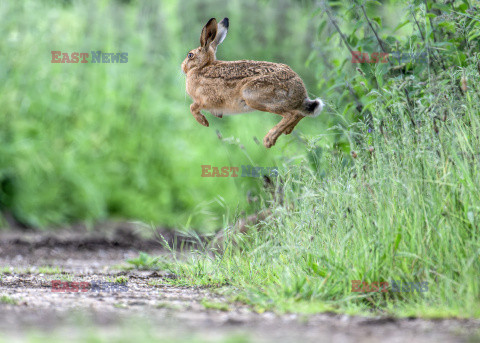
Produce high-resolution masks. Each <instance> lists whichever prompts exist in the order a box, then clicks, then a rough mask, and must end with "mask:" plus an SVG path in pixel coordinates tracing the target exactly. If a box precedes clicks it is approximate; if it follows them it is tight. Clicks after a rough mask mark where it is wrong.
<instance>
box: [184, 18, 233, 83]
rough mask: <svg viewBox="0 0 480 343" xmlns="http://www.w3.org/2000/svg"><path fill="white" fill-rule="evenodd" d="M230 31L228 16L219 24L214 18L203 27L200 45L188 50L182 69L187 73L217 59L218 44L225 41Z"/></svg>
mask: <svg viewBox="0 0 480 343" xmlns="http://www.w3.org/2000/svg"><path fill="white" fill-rule="evenodd" d="M227 31H228V18H223V20H222V21H221V22H220V23H219V24H217V20H216V19H215V18H212V19H210V20H209V21H208V23H207V24H206V25H205V26H204V27H203V29H202V33H201V35H200V47H198V48H196V49H194V50H191V51H189V52H188V54H187V57H186V58H185V60H184V61H183V63H182V70H183V72H184V73H185V74H186V73H188V71H189V70H192V69H193V68H202V67H205V66H206V65H208V64H210V63H212V62H213V61H215V53H216V52H217V46H218V45H219V44H220V43H222V42H223V40H224V39H225V37H226V35H227Z"/></svg>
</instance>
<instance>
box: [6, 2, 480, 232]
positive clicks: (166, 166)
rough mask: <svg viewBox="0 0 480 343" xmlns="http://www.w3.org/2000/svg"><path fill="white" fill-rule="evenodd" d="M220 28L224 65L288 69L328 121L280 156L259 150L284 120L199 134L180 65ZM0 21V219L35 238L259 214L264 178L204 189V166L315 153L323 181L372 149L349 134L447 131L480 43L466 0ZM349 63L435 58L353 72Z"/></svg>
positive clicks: (224, 124) (60, 13)
mask: <svg viewBox="0 0 480 343" xmlns="http://www.w3.org/2000/svg"><path fill="white" fill-rule="evenodd" d="M210 17H217V19H221V18H223V17H229V18H230V23H231V25H230V30H229V33H228V36H227V39H226V40H225V41H224V43H223V44H222V45H221V46H220V47H219V50H218V53H217V57H218V58H219V59H225V60H235V59H256V60H270V61H274V62H282V63H287V64H289V65H290V66H292V68H293V69H294V70H296V71H297V72H298V73H299V75H300V76H301V77H302V78H303V79H304V80H305V83H306V86H307V89H308V90H309V93H310V95H311V97H316V96H320V97H322V98H324V99H325V100H326V102H327V104H328V106H327V110H326V111H325V112H324V114H323V115H322V116H320V117H319V118H316V119H311V118H306V119H304V120H302V121H301V122H300V124H299V126H298V127H297V129H296V131H295V132H294V133H293V134H292V135H291V136H282V137H281V138H280V139H279V142H278V143H277V145H276V146H275V147H274V148H272V149H270V150H266V149H265V148H264V147H263V146H262V145H260V144H258V143H257V142H258V141H261V140H262V138H263V136H264V135H265V134H266V133H267V132H268V130H269V129H270V128H271V127H272V126H273V125H275V123H277V122H278V121H279V117H278V116H276V115H270V114H266V113H259V112H255V113H251V114H245V115H242V116H232V117H225V118H223V119H218V118H214V117H212V116H210V115H209V116H208V118H209V121H210V123H211V126H210V127H209V128H208V129H207V128H204V127H202V126H200V125H199V124H198V123H197V122H196V121H195V120H194V119H193V118H192V116H191V114H190V112H189V105H190V103H191V100H190V99H189V98H188V96H187V94H186V92H185V87H184V76H183V74H182V73H181V71H180V63H181V62H182V60H183V59H184V57H185V55H186V53H187V52H188V51H189V50H190V49H192V48H195V47H197V46H198V39H199V34H200V30H201V28H202V26H203V25H204V24H205V22H206V21H207V20H208V19H209V18H210ZM0 18H1V19H2V20H1V21H0V34H1V35H2V37H4V39H3V40H2V42H1V43H0V80H2V82H1V83H0V87H1V89H0V109H1V115H0V210H1V211H2V213H4V214H5V213H8V214H11V215H13V217H14V218H16V220H17V221H18V222H20V223H23V224H26V225H30V226H35V227H51V226H55V225H62V224H65V223H71V222H78V221H85V222H87V223H91V222H94V221H96V220H99V219H105V218H110V217H118V218H125V219H136V220H141V221H144V222H147V223H153V224H156V225H166V226H170V227H187V228H196V229H199V230H211V229H214V228H219V227H221V226H226V223H227V222H229V221H231V220H232V219H233V218H235V216H237V215H238V214H239V213H240V212H242V211H247V212H252V211H255V210H256V209H257V208H259V207H261V206H263V205H264V202H263V201H261V200H260V201H257V202H256V203H250V201H249V199H255V198H260V199H266V198H267V195H265V194H262V190H261V180H259V179H258V180H257V179H253V178H202V177H200V175H201V165H212V166H218V167H222V166H241V165H245V164H250V165H255V166H263V167H271V166H279V167H280V169H282V170H285V171H287V170H289V167H290V166H291V165H294V164H301V163H302V161H303V157H304V156H306V157H307V159H306V160H307V161H308V163H309V164H310V166H311V167H313V168H312V170H313V173H314V174H316V175H318V176H320V177H323V176H325V175H327V174H328V173H329V169H330V164H329V163H330V162H329V160H328V159H327V158H325V156H328V155H330V154H334V155H345V154H349V152H350V150H351V149H353V148H354V147H355V146H358V145H362V144H363V145H364V144H372V138H371V137H369V136H368V135H366V136H364V135H363V133H361V132H359V131H358V130H357V127H356V126H355V123H358V122H363V123H365V124H366V125H367V127H368V131H369V132H367V133H372V131H373V130H376V131H378V130H379V131H380V132H384V131H385V127H386V125H387V123H388V125H389V127H390V128H393V129H395V130H404V129H405V128H404V127H403V126H402V125H403V124H402V123H403V121H401V120H400V116H401V115H407V116H408V118H409V122H410V124H411V126H412V127H411V128H409V129H410V130H415V129H418V127H419V126H420V125H426V124H427V125H432V126H433V127H434V128H435V127H436V128H437V129H438V124H437V122H438V120H443V119H442V118H444V117H445V113H446V111H448V110H452V109H453V110H457V109H455V108H453V107H452V106H451V103H450V104H449V97H455V98H457V99H462V97H463V96H464V93H465V91H463V90H462V87H463V84H462V83H465V87H467V85H466V81H465V75H464V72H463V68H465V67H467V66H468V65H469V64H471V63H472V61H475V58H476V56H477V55H476V54H477V53H478V46H479V44H480V20H479V17H478V8H477V7H474V3H473V2H472V1H467V0H457V1H448V2H446V3H445V4H444V3H443V2H440V1H437V0H426V1H418V0H414V1H408V2H404V1H393V0H390V1H383V2H378V1H346V0H345V1H307V0H305V1H298V0H297V1H294V0H279V1H254V0H244V1H240V0H235V1H229V2H225V1H219V0H212V1H205V0H192V1H180V0H178V1H174V0H171V1H162V2H158V1H153V0H148V1H139V0H130V1H127V0H124V1H119V0H117V1H114V0H112V1H106V0H102V1H76V0H70V1H66V0H64V1H44V0H42V1H33V0H26V1H22V2H17V1H13V0H11V1H4V2H2V3H1V4H0ZM52 50H57V51H62V52H74V51H76V52H88V53H91V51H98V50H101V51H103V52H114V53H115V52H128V63H125V64H92V63H88V64H81V63H79V64H53V63H51V51H52ZM352 51H360V52H367V53H368V54H371V53H381V52H385V53H390V54H392V53H407V54H420V53H424V54H426V56H427V61H426V63H420V62H418V61H416V60H414V59H412V60H409V61H404V62H401V63H398V62H396V61H393V60H390V61H389V62H388V63H363V64H354V63H351V62H352V55H351V52H352ZM462 80H463V81H462ZM451 83H453V84H455V85H457V86H456V87H453V88H452V87H447V85H450V84H451ZM427 84H428V85H429V86H430V87H429V88H428V89H430V91H429V92H427V91H426V89H427V87H426V85H427ZM468 87H476V86H475V85H469V86H468ZM432 89H434V90H435V91H432ZM477 91H478V90H477ZM379 106H380V107H379ZM458 106H459V107H461V105H458ZM379 108H381V109H382V111H379ZM398 111H400V112H398ZM375 112H377V113H382V115H381V116H379V115H375ZM342 165H343V167H348V166H350V165H351V161H349V160H348V159H343V160H342ZM255 195H260V197H256V196H255Z"/></svg>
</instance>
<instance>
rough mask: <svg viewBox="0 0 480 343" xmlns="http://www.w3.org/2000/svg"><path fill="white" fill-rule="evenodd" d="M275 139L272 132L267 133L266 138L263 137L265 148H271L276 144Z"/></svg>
mask: <svg viewBox="0 0 480 343" xmlns="http://www.w3.org/2000/svg"><path fill="white" fill-rule="evenodd" d="M275 141H276V139H273V138H272V137H271V136H270V134H267V135H266V136H265V138H263V145H264V146H265V148H267V149H269V148H271V147H272V146H274V145H275Z"/></svg>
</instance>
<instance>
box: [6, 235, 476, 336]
mask: <svg viewBox="0 0 480 343" xmlns="http://www.w3.org/2000/svg"><path fill="white" fill-rule="evenodd" d="M113 232H114V233H113V234H110V235H108V234H106V233H97V234H96V235H92V234H87V233H85V232H80V233H78V232H77V233H72V232H62V233H58V234H55V235H52V233H48V234H41V233H27V234H26V233H19V232H13V233H12V232H3V233H0V267H2V269H3V272H2V275H1V282H0V296H3V297H2V303H0V331H1V332H3V333H4V337H9V339H10V338H17V339H20V340H23V339H25V337H27V333H28V332H31V331H32V330H33V331H35V332H40V333H44V334H45V333H46V332H51V331H53V332H56V334H57V335H58V336H59V337H64V336H67V337H68V339H69V342H72V341H74V339H75V338H78V340H79V341H81V340H82V337H83V336H82V335H84V334H85V327H89V328H93V329H94V330H95V332H97V334H98V335H101V336H103V335H106V336H107V337H115V335H116V334H117V335H118V334H119V333H121V332H123V331H122V329H125V328H129V330H130V331H131V330H137V331H139V332H141V333H142V334H145V332H148V333H149V335H150V336H148V337H163V338H164V339H166V338H168V337H170V338H169V339H167V340H166V341H170V340H171V341H177V342H178V341H181V342H183V341H185V342H187V341H190V338H192V337H197V338H198V337H201V338H203V340H201V341H211V340H213V341H219V342H223V341H225V340H227V341H228V340H229V339H231V338H232V337H236V338H235V339H237V338H238V340H237V341H240V342H249V341H254V342H295V341H302V342H322V341H325V342H407V341H408V342H410V343H413V342H474V341H479V339H480V336H479V335H478V328H480V322H479V321H477V320H437V321H428V320H418V319H412V320H407V319H405V320H395V319H391V318H361V317H352V316H346V315H333V314H320V315H314V316H311V317H308V318H307V317H304V316H299V315H293V314H290V315H283V316H278V315H275V314H274V313H268V312H267V313H261V314H259V313H255V312H252V311H251V310H250V309H249V308H248V307H247V306H245V305H242V304H233V305H232V304H228V303H227V301H226V299H224V298H223V297H222V296H220V295H217V294H213V293H211V292H209V290H208V289H200V288H186V287H176V286H172V285H170V284H169V283H168V280H169V278H171V277H172V275H169V274H168V273H166V272H161V271H158V272H157V271H125V270H122V269H121V268H120V267H119V266H120V265H122V264H123V265H125V260H126V259H127V258H134V257H137V256H138V251H139V250H143V251H148V252H149V253H150V254H152V255H155V254H157V255H158V254H162V250H161V249H160V248H161V247H160V245H159V244H158V243H156V242H155V241H154V240H151V239H145V238H140V237H137V236H135V235H133V234H132V233H131V232H130V233H129V232H128V230H126V229H125V228H122V229H121V230H116V231H115V230H113ZM115 232H116V233H115ZM170 238H171V237H170ZM44 266H50V267H58V268H59V269H60V271H61V272H60V273H55V270H54V268H42V267H44ZM52 273H53V274H52ZM55 280H58V281H56V283H55V286H54V288H57V290H61V289H63V288H64V287H67V286H66V284H65V282H68V281H70V282H74V284H68V285H70V287H72V285H77V286H79V287H80V288H84V292H72V291H71V290H70V291H67V292H53V290H52V281H55ZM115 280H117V281H118V282H120V281H121V280H125V281H127V284H126V286H125V285H119V284H118V283H115ZM81 282H82V283H83V284H81ZM102 282H103V284H102ZM75 283H77V284H75ZM87 283H90V284H87ZM107 286H109V287H114V288H115V289H116V291H112V290H108V289H107ZM102 287H103V288H102ZM122 287H123V289H122ZM92 288H93V289H92ZM95 288H96V290H95ZM90 330H91V329H90ZM121 335H123V334H121ZM122 337H123V336H122ZM182 337H183V338H182ZM83 338H84V337H83ZM182 339H183V341H182ZM7 341H8V340H7Z"/></svg>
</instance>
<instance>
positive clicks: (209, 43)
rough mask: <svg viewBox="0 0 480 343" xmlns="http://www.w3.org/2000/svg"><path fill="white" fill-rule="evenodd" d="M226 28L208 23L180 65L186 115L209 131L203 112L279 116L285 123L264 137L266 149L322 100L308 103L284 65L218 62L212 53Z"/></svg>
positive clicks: (311, 114)
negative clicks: (187, 101)
mask: <svg viewBox="0 0 480 343" xmlns="http://www.w3.org/2000/svg"><path fill="white" fill-rule="evenodd" d="M228 25H229V23H228V18H224V19H223V20H222V21H221V22H220V23H219V24H217V21H216V19H215V18H212V19H210V20H209V21H208V23H207V24H206V25H205V26H204V27H203V29H202V33H201V35H200V47H198V48H196V49H194V50H191V51H190V52H189V53H188V54H187V57H186V58H185V60H184V61H183V63H182V70H183V72H184V73H185V74H186V75H187V77H186V88H187V93H188V94H189V95H190V97H191V98H192V99H193V104H191V105H190V111H191V112H192V114H193V116H194V117H195V119H196V120H197V121H198V122H199V123H200V124H202V125H203V126H207V127H208V126H209V124H208V121H207V119H206V118H205V116H204V115H203V114H201V113H200V110H202V109H204V110H207V111H209V112H210V113H212V114H213V115H215V116H217V117H219V118H222V116H223V115H224V114H225V115H227V114H236V113H245V112H250V111H253V110H259V111H264V112H270V113H276V114H279V115H281V116H282V117H283V119H282V120H281V121H280V122H279V123H278V124H277V125H275V126H274V127H273V128H272V129H271V130H270V131H269V132H268V133H267V135H266V136H265V138H264V139H263V145H265V147H267V148H270V147H272V146H273V145H275V142H276V141H277V139H278V137H279V136H280V135H281V134H282V133H285V134H286V135H288V134H290V133H291V132H292V131H293V128H294V127H295V126H296V125H297V124H298V122H299V121H300V120H302V118H304V117H316V116H317V115H319V114H320V112H321V111H322V108H323V105H324V104H323V101H322V100H320V99H318V98H317V99H315V100H310V99H309V98H308V95H307V90H306V89H305V85H304V84H303V81H302V79H301V78H300V77H299V76H298V75H297V74H296V73H295V72H294V71H293V70H292V69H290V67H288V66H287V65H285V64H280V63H272V62H259V61H248V60H241V61H218V60H217V59H216V57H215V53H216V51H217V46H218V45H219V44H220V43H222V42H223V40H224V39H225V36H226V35H227V31H228Z"/></svg>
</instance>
